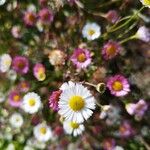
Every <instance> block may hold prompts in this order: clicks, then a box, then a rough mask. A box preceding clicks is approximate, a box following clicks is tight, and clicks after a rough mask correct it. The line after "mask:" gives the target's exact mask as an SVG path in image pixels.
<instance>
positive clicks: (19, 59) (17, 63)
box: [12, 56, 29, 74]
mask: <svg viewBox="0 0 150 150" xmlns="http://www.w3.org/2000/svg"><path fill="white" fill-rule="evenodd" d="M12 67H13V69H14V70H15V71H16V72H17V73H20V74H26V73H28V71H29V61H28V59H27V58H26V57H24V56H16V57H15V58H13V62H12Z"/></svg>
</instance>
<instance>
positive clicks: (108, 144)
mask: <svg viewBox="0 0 150 150" xmlns="http://www.w3.org/2000/svg"><path fill="white" fill-rule="evenodd" d="M115 144H116V142H115V140H114V139H112V138H107V139H105V140H104V141H103V148H104V150H113V149H114V147H115Z"/></svg>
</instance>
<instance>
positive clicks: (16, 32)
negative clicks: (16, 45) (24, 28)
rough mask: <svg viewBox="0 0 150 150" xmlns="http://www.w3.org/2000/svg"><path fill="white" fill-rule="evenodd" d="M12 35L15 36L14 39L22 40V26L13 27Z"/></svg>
mask: <svg viewBox="0 0 150 150" xmlns="http://www.w3.org/2000/svg"><path fill="white" fill-rule="evenodd" d="M11 34H12V35H13V37H14V38H16V39H20V38H21V37H22V34H21V27H20V26H17V25H16V26H13V27H12V29H11Z"/></svg>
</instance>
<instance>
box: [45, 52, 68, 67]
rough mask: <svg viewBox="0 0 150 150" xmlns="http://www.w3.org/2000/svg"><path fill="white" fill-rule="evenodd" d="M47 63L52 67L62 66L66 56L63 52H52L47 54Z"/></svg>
mask: <svg viewBox="0 0 150 150" xmlns="http://www.w3.org/2000/svg"><path fill="white" fill-rule="evenodd" d="M48 57H49V62H50V63H51V64H52V65H54V66H60V65H64V63H65V58H66V55H65V53H64V52H63V51H60V50H52V51H50V52H49V56H48Z"/></svg>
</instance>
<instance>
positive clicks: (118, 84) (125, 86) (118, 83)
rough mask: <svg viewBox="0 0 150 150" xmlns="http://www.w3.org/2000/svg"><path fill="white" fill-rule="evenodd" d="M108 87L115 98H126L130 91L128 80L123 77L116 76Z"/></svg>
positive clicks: (110, 80)
mask: <svg viewBox="0 0 150 150" xmlns="http://www.w3.org/2000/svg"><path fill="white" fill-rule="evenodd" d="M107 87H108V89H109V90H110V92H111V94H112V95H114V96H118V97H119V96H125V95H127V94H128V93H129V91H130V85H129V83H128V81H127V79H126V78H125V77H124V76H122V75H115V76H112V77H110V78H109V79H108V81H107Z"/></svg>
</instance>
